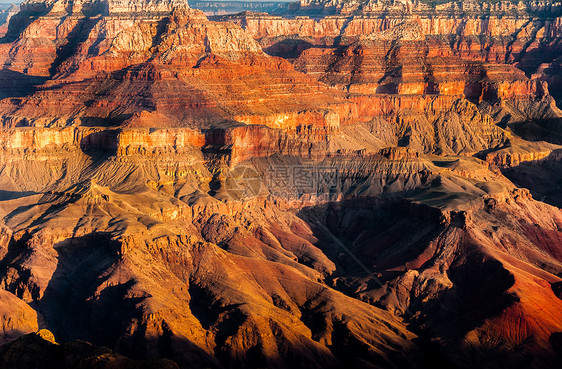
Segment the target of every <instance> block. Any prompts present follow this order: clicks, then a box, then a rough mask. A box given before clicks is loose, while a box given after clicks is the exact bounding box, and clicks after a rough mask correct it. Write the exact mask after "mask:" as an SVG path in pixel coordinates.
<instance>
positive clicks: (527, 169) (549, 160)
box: [502, 150, 562, 208]
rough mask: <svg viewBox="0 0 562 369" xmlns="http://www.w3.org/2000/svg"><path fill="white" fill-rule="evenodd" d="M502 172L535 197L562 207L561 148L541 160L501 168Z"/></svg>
mask: <svg viewBox="0 0 562 369" xmlns="http://www.w3.org/2000/svg"><path fill="white" fill-rule="evenodd" d="M502 174H503V175H504V176H506V177H507V178H509V180H511V181H512V182H513V183H514V184H516V185H517V186H519V187H524V188H527V189H529V191H531V194H532V195H533V197H534V198H535V199H537V200H539V201H543V202H546V203H547V204H550V205H554V206H557V207H559V208H562V150H557V151H555V152H553V153H552V154H551V155H550V156H548V157H546V158H544V159H542V160H537V161H529V162H523V163H521V164H519V165H517V166H515V167H511V168H503V169H502Z"/></svg>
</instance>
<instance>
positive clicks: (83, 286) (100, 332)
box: [36, 233, 146, 347]
mask: <svg viewBox="0 0 562 369" xmlns="http://www.w3.org/2000/svg"><path fill="white" fill-rule="evenodd" d="M54 248H55V250H56V251H57V253H58V263H57V268H56V270H55V272H54V273H53V276H52V277H51V280H50V282H49V285H48V286H47V288H46V290H45V293H44V295H43V297H42V298H41V300H39V301H38V302H37V303H36V305H37V306H36V308H37V310H38V311H40V312H41V313H42V314H43V315H44V316H45V325H46V326H45V328H47V329H49V330H50V331H51V332H53V333H54V334H55V336H56V337H58V338H59V339H60V340H62V341H69V340H75V339H82V340H87V341H90V342H93V343H95V344H101V345H106V346H109V347H113V346H114V345H115V342H116V341H117V339H118V338H119V336H120V335H121V334H122V332H123V331H124V329H125V328H126V326H127V324H128V322H129V321H130V320H131V319H132V318H134V317H136V316H137V315H138V314H139V312H138V311H137V310H136V305H137V304H138V303H140V302H141V301H143V300H144V299H145V298H146V297H134V298H129V297H127V293H128V290H129V289H130V288H131V287H132V286H133V285H134V284H135V281H134V280H129V281H127V282H125V283H122V284H117V285H113V286H108V287H105V288H103V289H102V290H101V291H100V292H99V293H97V292H96V291H97V289H98V287H99V286H100V285H102V284H103V283H104V282H105V279H106V278H107V274H108V273H107V272H108V271H109V270H110V269H111V268H112V267H113V266H114V265H115V264H116V263H117V262H118V261H119V244H118V243H117V242H116V241H113V240H112V239H111V235H110V234H106V233H93V234H89V235H87V236H83V237H77V238H70V239H67V240H65V241H62V242H59V243H58V244H56V245H55V246H54ZM104 276H105V277H104Z"/></svg>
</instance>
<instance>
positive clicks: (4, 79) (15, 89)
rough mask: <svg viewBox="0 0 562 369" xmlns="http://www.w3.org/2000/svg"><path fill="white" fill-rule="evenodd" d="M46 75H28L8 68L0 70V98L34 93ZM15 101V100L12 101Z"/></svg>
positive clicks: (43, 81)
mask: <svg viewBox="0 0 562 369" xmlns="http://www.w3.org/2000/svg"><path fill="white" fill-rule="evenodd" d="M46 80H47V77H36V76H29V75H27V74H23V73H19V72H14V71H11V70H8V69H2V70H0V100H1V99H6V98H10V97H11V98H20V97H26V96H30V95H32V94H34V93H35V92H36V91H37V87H38V86H40V85H42V84H43V83H45V81H46ZM14 103H16V102H14Z"/></svg>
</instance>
